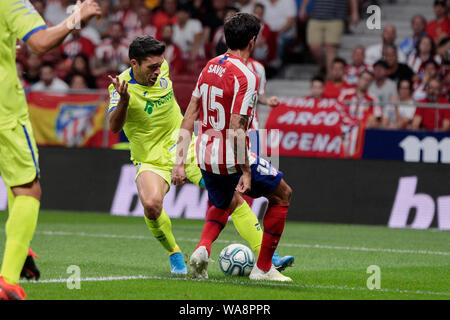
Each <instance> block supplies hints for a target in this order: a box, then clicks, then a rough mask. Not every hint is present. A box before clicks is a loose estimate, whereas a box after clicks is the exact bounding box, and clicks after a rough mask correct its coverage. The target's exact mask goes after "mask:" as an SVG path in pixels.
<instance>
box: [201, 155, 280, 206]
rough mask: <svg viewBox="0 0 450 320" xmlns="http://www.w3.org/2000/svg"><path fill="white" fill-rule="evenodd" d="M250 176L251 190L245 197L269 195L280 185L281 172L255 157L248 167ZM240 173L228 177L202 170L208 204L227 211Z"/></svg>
mask: <svg viewBox="0 0 450 320" xmlns="http://www.w3.org/2000/svg"><path fill="white" fill-rule="evenodd" d="M250 169H251V174H252V185H251V190H250V191H249V192H247V193H246V195H248V196H250V197H252V198H255V199H256V198H259V197H263V196H266V195H268V194H271V193H272V192H274V191H275V188H276V187H277V186H278V185H279V184H280V182H281V179H282V178H283V172H281V171H278V170H277V169H275V168H274V167H272V164H271V163H269V162H268V161H267V160H265V159H262V158H259V157H257V158H256V162H255V163H253V164H251V165H250ZM241 175H242V173H240V172H239V173H234V174H228V175H221V174H215V173H212V172H208V171H205V170H202V176H203V180H204V183H205V186H206V189H207V190H208V197H209V202H210V203H211V204H212V205H213V206H215V207H217V208H221V209H227V208H228V206H229V205H230V203H231V200H233V196H234V192H235V189H236V186H237V184H238V182H239V179H240V177H241Z"/></svg>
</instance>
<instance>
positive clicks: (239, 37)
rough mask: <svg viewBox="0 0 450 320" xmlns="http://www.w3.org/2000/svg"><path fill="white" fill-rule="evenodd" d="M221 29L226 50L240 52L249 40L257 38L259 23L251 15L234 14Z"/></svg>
mask: <svg viewBox="0 0 450 320" xmlns="http://www.w3.org/2000/svg"><path fill="white" fill-rule="evenodd" d="M223 29H224V33H225V41H226V43H227V46H228V48H230V49H231V50H240V49H244V48H245V47H247V46H248V44H249V42H250V40H252V39H253V38H254V37H257V36H258V33H259V30H260V29H261V23H260V21H259V19H258V18H257V17H256V16H254V15H252V14H248V13H236V14H234V15H232V16H231V18H229V19H228V20H227V21H225V25H224V27H223Z"/></svg>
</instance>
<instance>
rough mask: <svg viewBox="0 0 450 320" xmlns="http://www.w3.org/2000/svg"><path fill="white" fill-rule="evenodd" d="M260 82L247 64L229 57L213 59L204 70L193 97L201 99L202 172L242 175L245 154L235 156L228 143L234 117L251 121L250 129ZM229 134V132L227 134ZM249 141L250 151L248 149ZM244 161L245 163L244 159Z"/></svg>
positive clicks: (199, 152) (199, 153)
mask: <svg viewBox="0 0 450 320" xmlns="http://www.w3.org/2000/svg"><path fill="white" fill-rule="evenodd" d="M258 88H259V79H258V77H257V76H256V74H255V73H253V72H252V71H251V70H250V69H249V68H248V67H247V66H246V65H245V63H244V61H243V60H242V59H241V58H239V57H237V56H234V55H232V54H230V53H226V54H225V55H221V56H218V57H216V58H214V59H211V60H210V61H209V62H208V63H207V65H206V66H205V68H203V70H202V72H201V74H200V76H199V79H198V82H197V85H196V87H195V89H194V92H193V93H192V95H193V96H194V97H196V98H199V99H200V101H199V102H200V117H199V130H198V138H197V144H196V148H197V160H198V165H199V166H200V168H201V169H203V170H205V171H208V172H212V173H215V174H222V175H224V174H225V175H226V174H233V173H236V172H240V169H239V166H238V164H242V162H243V161H242V159H243V157H241V156H243V152H242V151H241V152H239V151H238V158H237V159H236V158H235V156H234V146H233V145H232V142H231V140H230V139H227V131H228V130H229V129H230V118H231V114H233V113H234V114H241V115H245V116H247V117H248V121H247V125H246V128H245V129H246V130H247V129H248V128H249V127H250V125H251V123H252V120H253V115H254V112H255V107H256V103H257V100H258ZM228 134H229V132H228ZM248 143H249V142H248V139H247V145H246V148H247V150H248V149H249V146H248ZM241 158H242V159H241Z"/></svg>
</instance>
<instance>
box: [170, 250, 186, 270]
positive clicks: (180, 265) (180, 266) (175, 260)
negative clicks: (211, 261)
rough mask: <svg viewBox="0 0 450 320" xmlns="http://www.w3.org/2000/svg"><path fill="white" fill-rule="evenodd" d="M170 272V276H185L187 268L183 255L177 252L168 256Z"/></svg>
mask: <svg viewBox="0 0 450 320" xmlns="http://www.w3.org/2000/svg"><path fill="white" fill-rule="evenodd" d="M169 260H170V272H171V273H172V274H187V267H186V264H185V263H184V261H183V254H182V253H181V252H177V253H174V254H171V255H170V256H169Z"/></svg>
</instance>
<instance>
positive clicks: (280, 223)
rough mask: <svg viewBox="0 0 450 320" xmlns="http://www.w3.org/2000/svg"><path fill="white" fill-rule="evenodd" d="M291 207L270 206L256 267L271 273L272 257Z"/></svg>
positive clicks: (265, 216)
mask: <svg viewBox="0 0 450 320" xmlns="http://www.w3.org/2000/svg"><path fill="white" fill-rule="evenodd" d="M288 207H289V205H279V204H274V205H270V204H269V207H268V208H267V212H266V214H265V215H264V219H263V226H264V235H263V240H262V244H261V252H260V253H259V257H258V262H257V263H256V265H257V266H258V268H259V269H261V270H263V271H269V270H270V268H271V266H272V257H273V253H274V252H275V250H276V248H277V246H278V242H279V241H280V237H281V234H282V233H283V230H284V225H285V223H286V215H287V212H288Z"/></svg>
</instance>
